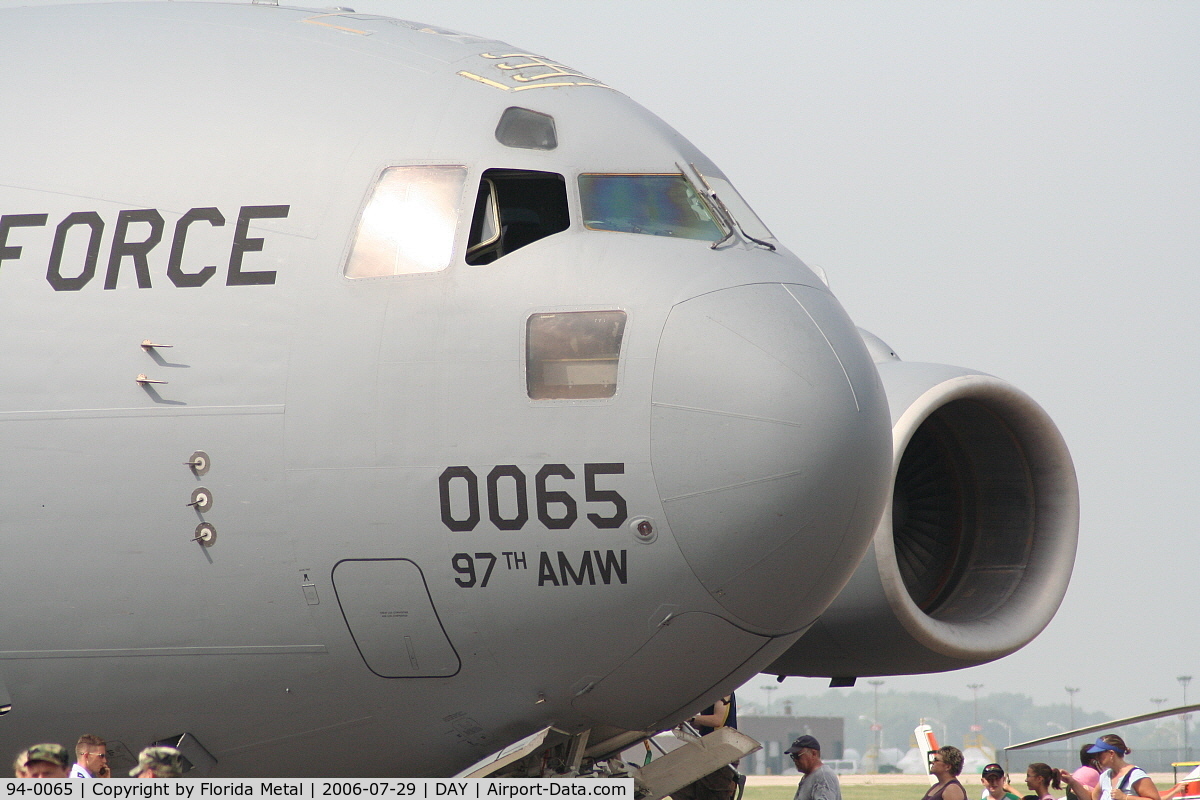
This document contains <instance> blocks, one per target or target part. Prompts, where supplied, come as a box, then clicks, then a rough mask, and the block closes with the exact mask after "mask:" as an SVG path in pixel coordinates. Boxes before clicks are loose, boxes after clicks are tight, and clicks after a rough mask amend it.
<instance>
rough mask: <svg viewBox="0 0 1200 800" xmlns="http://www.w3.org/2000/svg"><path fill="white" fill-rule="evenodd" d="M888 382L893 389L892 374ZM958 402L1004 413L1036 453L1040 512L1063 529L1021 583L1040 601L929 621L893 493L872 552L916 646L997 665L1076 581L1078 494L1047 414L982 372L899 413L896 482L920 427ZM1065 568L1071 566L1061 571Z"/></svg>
mask: <svg viewBox="0 0 1200 800" xmlns="http://www.w3.org/2000/svg"><path fill="white" fill-rule="evenodd" d="M882 372H884V370H881V373H882ZM881 377H884V381H885V384H886V382H887V378H886V376H883V375H881ZM955 400H973V401H976V402H981V403H983V404H985V405H987V406H988V407H989V408H991V409H992V410H993V411H996V412H997V413H999V414H1000V415H1001V416H1002V417H1003V419H1004V421H1005V422H1006V423H1007V424H1009V425H1010V426H1012V427H1013V428H1014V432H1015V433H1016V434H1017V436H1018V439H1019V441H1020V442H1021V444H1022V446H1023V447H1024V448H1025V450H1026V452H1027V453H1028V455H1029V460H1030V463H1031V465H1032V470H1031V471H1032V472H1033V474H1034V480H1035V483H1036V485H1037V488H1038V501H1039V512H1041V513H1042V514H1044V515H1048V516H1049V517H1051V519H1050V520H1048V522H1049V523H1050V524H1052V525H1053V526H1054V528H1055V530H1056V535H1055V536H1052V537H1043V539H1042V540H1041V541H1040V542H1039V544H1040V545H1041V548H1042V550H1041V552H1039V554H1038V555H1039V561H1041V562H1044V563H1043V564H1041V565H1035V566H1034V567H1033V568H1032V569H1031V571H1030V574H1028V575H1027V576H1025V577H1024V578H1023V580H1022V582H1023V583H1025V584H1028V586H1029V588H1030V589H1032V591H1033V593H1034V594H1035V595H1036V598H1034V597H1032V596H1031V595H1030V593H1029V592H1028V591H1026V592H1024V593H1021V598H1020V600H1010V601H1009V602H1006V603H1005V604H1004V605H1003V606H1001V607H1000V608H999V609H998V610H997V611H996V612H995V613H994V614H992V615H990V616H989V617H988V618H987V619H984V620H980V621H978V622H962V621H952V622H946V621H941V620H937V619H934V618H932V617H930V616H928V615H927V614H926V613H925V612H923V611H922V610H921V609H920V608H919V607H918V606H917V604H916V602H915V601H914V600H913V599H912V597H911V596H910V595H909V593H908V589H907V587H906V586H905V584H904V581H903V578H902V577H901V574H900V570H899V568H898V565H897V561H896V551H895V544H894V540H893V531H892V505H893V500H892V497H891V496H890V495H889V497H888V501H887V505H886V507H885V509H884V513H883V516H882V518H881V521H880V526H879V529H878V530H877V532H876V535H875V537H874V542H873V546H874V551H875V557H876V564H877V567H878V572H879V580H880V585H881V587H882V589H883V591H884V594H885V596H886V598H887V601H888V603H889V604H890V606H891V608H892V612H893V613H894V614H895V617H896V619H897V620H898V621H899V622H900V623H901V625H903V626H904V628H905V630H906V631H907V632H908V634H909V635H910V636H912V637H913V639H914V640H916V641H917V642H919V643H920V644H921V645H923V646H924V647H926V648H928V649H929V650H931V651H933V652H936V653H940V654H941V655H943V656H946V657H948V658H953V659H963V660H969V661H990V660H993V659H996V658H1000V657H1002V656H1005V655H1008V654H1009V653H1012V652H1014V651H1016V650H1018V649H1020V648H1021V647H1022V646H1024V645H1025V644H1026V643H1027V642H1028V641H1029V639H1030V638H1032V636H1031V635H1030V634H1031V631H1034V632H1040V631H1041V630H1043V629H1044V628H1045V626H1046V625H1047V624H1049V622H1050V620H1051V619H1052V618H1053V616H1054V613H1055V612H1056V611H1057V609H1058V606H1059V605H1060V603H1061V599H1062V596H1063V595H1064V593H1065V592H1066V588H1067V584H1068V582H1069V581H1070V576H1071V570H1070V568H1069V565H1070V564H1071V562H1072V561H1073V559H1074V554H1075V548H1076V544H1077V536H1078V523H1079V489H1078V482H1077V479H1076V476H1075V470H1074V466H1073V464H1072V461H1071V457H1070V453H1069V451H1068V450H1067V446H1066V442H1065V441H1064V440H1063V438H1062V435H1061V433H1060V432H1059V430H1058V428H1057V426H1055V425H1054V423H1053V421H1052V420H1051V419H1050V417H1049V415H1048V414H1047V413H1046V412H1045V410H1044V409H1042V407H1041V406H1040V405H1038V404H1037V403H1036V402H1035V401H1034V400H1033V399H1032V398H1030V397H1029V396H1028V395H1026V394H1025V393H1024V392H1022V391H1020V390H1019V389H1017V388H1016V387H1014V386H1013V385H1011V384H1009V383H1007V382H1006V381H1003V380H1001V379H999V378H996V377H994V376H991V375H987V374H984V373H976V372H967V373H965V374H960V375H958V376H954V377H949V378H947V379H945V380H941V381H939V382H937V383H935V384H934V385H933V386H931V387H929V388H928V389H926V390H925V391H924V392H923V393H921V394H920V395H919V396H918V397H917V398H916V399H915V400H914V401H913V402H911V403H910V404H908V406H907V407H906V408H904V409H903V410H902V411H901V412H900V413H899V415H898V416H897V418H896V420H895V422H894V423H893V426H892V444H893V459H892V461H893V466H892V470H893V471H892V480H893V481H895V479H896V475H897V472H898V470H899V465H900V460H901V457H902V455H903V454H904V452H905V449H906V448H907V447H908V445H909V442H910V441H911V440H912V437H913V435H914V434H915V433H916V431H917V430H918V429H919V428H920V426H921V424H922V423H923V422H925V421H926V420H927V419H929V417H930V416H931V415H933V414H935V413H936V412H937V411H938V410H939V409H941V408H943V407H945V406H946V405H947V404H949V403H951V402H954V401H955ZM1062 564H1066V565H1067V568H1066V569H1058V568H1057V567H1058V566H1059V565H1062ZM1035 599H1036V600H1037V601H1045V600H1050V602H1034V600H1035ZM1034 635H1036V633H1034Z"/></svg>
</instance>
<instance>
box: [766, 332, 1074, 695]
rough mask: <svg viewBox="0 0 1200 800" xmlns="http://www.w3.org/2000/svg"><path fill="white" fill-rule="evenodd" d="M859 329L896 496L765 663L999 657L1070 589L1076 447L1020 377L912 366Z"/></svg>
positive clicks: (849, 665)
mask: <svg viewBox="0 0 1200 800" xmlns="http://www.w3.org/2000/svg"><path fill="white" fill-rule="evenodd" d="M863 338H864V339H865V340H866V341H867V344H868V347H869V348H870V349H871V350H872V353H873V354H874V356H875V359H876V364H877V366H878V368H879V374H880V377H881V378H882V380H883V385H884V388H885V390H886V392H887V397H888V403H889V405H890V406H891V412H892V442H893V489H892V496H891V499H890V501H889V503H888V505H887V507H886V508H885V509H884V512H883V517H882V519H881V522H880V524H879V528H878V529H877V531H876V533H875V538H874V543H873V546H872V547H870V548H868V550H867V554H866V556H865V557H864V558H863V560H862V563H861V564H859V567H858V569H857V570H856V571H855V573H854V576H853V577H852V578H851V579H850V581H849V582H848V583H847V584H846V587H845V588H844V589H843V590H842V592H841V593H840V594H839V595H838V597H837V599H836V600H834V602H833V604H832V605H831V606H830V607H829V608H828V610H826V611H825V613H824V614H823V615H822V616H821V617H820V619H818V620H817V622H816V623H815V624H814V625H813V626H812V628H810V629H809V631H808V632H807V633H805V635H804V636H803V637H801V638H800V639H799V640H798V641H797V642H796V643H795V644H794V645H793V646H792V647H791V648H790V649H789V650H788V651H787V652H786V653H784V655H783V656H781V657H780V658H779V659H777V660H776V661H775V662H774V663H772V664H771V666H770V667H768V668H767V670H766V671H767V672H771V673H775V674H778V675H805V676H824V677H833V678H853V677H859V676H866V675H906V674H913V673H922V672H939V671H944V670H951V669H959V668H961V667H970V666H974V665H977V664H983V663H986V662H988V661H993V660H995V659H997V658H1001V657H1002V656H1006V655H1008V654H1009V653H1012V652H1014V651H1016V650H1018V649H1020V648H1021V647H1023V646H1024V645H1026V644H1027V643H1029V642H1030V641H1031V640H1032V639H1033V638H1034V637H1035V636H1037V635H1038V633H1040V632H1041V631H1042V629H1043V628H1045V627H1046V625H1047V624H1048V623H1049V622H1050V619H1051V618H1052V617H1053V616H1054V613H1055V611H1057V610H1058V606H1059V604H1060V603H1061V602H1062V598H1063V595H1064V593H1065V592H1066V590H1067V584H1068V582H1069V580H1070V577H1071V569H1072V566H1073V564H1074V560H1075V545H1076V539H1077V536H1078V531H1079V487H1078V484H1077V482H1076V479H1075V469H1074V466H1073V464H1072V462H1071V455H1070V453H1069V452H1068V451H1067V447H1066V444H1065V443H1064V441H1063V438H1062V435H1061V434H1060V433H1059V431H1058V428H1057V427H1056V426H1055V425H1054V422H1053V421H1052V420H1051V419H1050V417H1049V416H1048V415H1047V414H1046V412H1045V411H1044V410H1042V408H1041V406H1039V405H1038V404H1037V403H1035V402H1034V401H1033V400H1032V399H1030V397H1029V396H1028V395H1026V394H1025V393H1024V392H1022V391H1020V390H1019V389H1017V388H1015V387H1014V386H1012V385H1010V384H1008V383H1006V382H1004V381H1002V380H1000V379H999V378H995V377H993V376H991V375H985V374H982V373H979V372H974V371H971V370H966V369H961V368H958V367H949V366H943V365H940V364H910V363H906V362H903V361H900V360H899V359H898V358H896V356H895V354H894V353H892V352H891V351H890V350H889V349H888V348H887V346H886V345H884V344H883V343H882V342H880V341H879V340H878V339H877V338H875V337H874V336H872V335H870V334H868V333H865V332H864V336H863Z"/></svg>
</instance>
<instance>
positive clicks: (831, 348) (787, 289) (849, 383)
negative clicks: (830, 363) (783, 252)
mask: <svg viewBox="0 0 1200 800" xmlns="http://www.w3.org/2000/svg"><path fill="white" fill-rule="evenodd" d="M779 285H780V286H782V287H783V290H784V291H785V292H787V293H788V295H789V296H790V297H791V298H792V299H793V300H795V301H796V305H798V306H800V310H801V311H803V312H804V315H805V316H806V317H808V319H809V321H810V322H811V323H812V324H813V327H814V328H816V329H817V331H818V332H819V333H820V334H821V338H822V339H824V340H825V344H827V345H829V352H831V353H833V357H834V358H836V359H837V362H838V366H839V367H840V368H841V370H842V374H843V375H845V376H846V385H847V386H849V387H850V396H851V397H853V398H854V410H855V411H862V406H861V405H860V404H859V402H858V392H857V391H855V389H854V381H852V380H850V373H849V372H847V371H846V365H845V364H843V363H842V357H841V356H840V355H838V351H837V348H836V347H834V346H833V342H831V341H829V337H828V336H826V335H825V331H824V330H822V329H821V326H820V325H819V324H818V323H817V321H816V320H815V319H813V315H812V314H809V313H808V309H807V308H805V307H804V303H801V302H800V298H799V297H796V295H795V293H794V292H793V291H792V289H791V287H790V286H788V285H786V284H783V283H781V284H779Z"/></svg>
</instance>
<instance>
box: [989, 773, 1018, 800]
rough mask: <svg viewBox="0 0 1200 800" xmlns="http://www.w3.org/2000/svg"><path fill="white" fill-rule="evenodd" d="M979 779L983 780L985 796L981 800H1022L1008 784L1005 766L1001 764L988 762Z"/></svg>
mask: <svg viewBox="0 0 1200 800" xmlns="http://www.w3.org/2000/svg"><path fill="white" fill-rule="evenodd" d="M979 780H980V781H982V782H983V796H982V797H981V798H980V800H1021V798H1020V796H1019V795H1018V794H1017V793H1016V792H1014V791H1013V788H1012V787H1011V786H1009V785H1008V781H1007V780H1005V777H1004V767H1002V766H1000V765H999V764H988V765H987V766H986V767H984V768H983V774H982V775H981V776H980V778H979Z"/></svg>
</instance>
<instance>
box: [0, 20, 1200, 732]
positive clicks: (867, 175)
mask: <svg viewBox="0 0 1200 800" xmlns="http://www.w3.org/2000/svg"><path fill="white" fill-rule="evenodd" d="M339 2H341V3H342V4H343V5H349V6H352V7H354V8H355V9H357V10H359V11H370V12H379V13H387V14H391V15H394V16H400V17H406V18H409V19H416V20H420V21H423V22H428V23H433V24H438V25H442V26H446V27H450V28H455V29H458V30H463V31H467V32H470V33H477V34H482V35H487V36H492V37H496V38H499V39H502V40H504V41H507V42H509V43H511V44H513V45H515V46H517V47H519V48H522V49H525V50H530V51H533V52H538V53H541V54H543V55H546V56H549V57H551V58H554V59H557V60H560V61H562V62H564V63H567V64H569V65H571V66H573V67H576V68H578V69H580V70H583V71H584V72H587V73H589V74H591V75H593V76H594V77H596V78H599V79H601V80H603V81H605V82H606V83H608V84H610V85H611V86H613V87H614V88H616V89H618V90H620V91H623V92H624V93H626V94H627V95H629V96H630V97H632V98H633V99H635V100H637V101H638V102H640V103H641V104H643V105H645V106H646V107H648V108H649V109H651V110H652V111H654V112H656V113H657V114H658V115H659V116H661V117H663V118H664V119H665V120H666V121H667V122H669V123H671V124H672V125H674V126H675V127H676V128H677V129H678V130H679V131H680V132H682V133H683V134H684V135H685V136H687V137H688V138H689V139H691V140H692V141H693V142H694V143H695V144H696V145H697V146H699V147H700V148H701V149H702V150H704V151H705V152H706V153H707V154H708V155H709V156H710V157H711V158H712V159H713V160H714V161H715V162H716V163H717V164H719V165H720V166H721V167H722V169H723V170H724V171H725V173H726V174H727V175H729V177H730V178H731V179H732V180H733V181H734V183H735V184H736V185H737V186H738V188H739V189H740V190H741V193H742V194H743V195H744V196H745V197H746V199H747V200H749V202H750V203H751V204H752V205H753V206H754V207H755V208H756V210H757V211H758V212H759V215H760V216H761V217H762V218H763V219H764V220H765V221H766V222H767V224H768V225H769V226H770V227H771V228H772V229H773V230H774V232H775V233H776V234H777V235H778V237H779V238H780V239H781V240H782V241H783V242H784V243H786V244H787V245H788V247H789V248H791V249H792V250H793V251H795V252H796V253H797V254H798V255H800V257H801V258H804V259H805V260H807V261H809V262H810V263H814V264H817V265H820V266H821V267H823V268H824V269H825V270H826V271H827V272H828V275H829V278H830V282H831V285H832V288H833V290H834V292H835V293H836V294H837V295H838V297H839V298H840V299H841V301H842V303H843V305H844V306H845V307H846V309H847V310H848V311H849V312H850V315H851V316H852V317H853V318H854V319H855V321H856V322H857V323H858V324H859V325H860V326H862V327H864V328H867V329H869V330H871V331H873V332H874V333H875V334H877V335H878V336H880V337H881V338H883V339H884V340H885V341H887V342H888V343H889V344H890V345H891V346H892V347H893V348H894V349H895V350H896V352H897V353H898V354H899V355H900V356H901V357H902V358H904V359H906V360H910V361H935V362H942V363H948V364H958V365H962V366H967V367H973V368H976V369H980V370H983V371H986V372H990V373H992V374H995V375H998V376H1000V377H1002V378H1005V379H1007V380H1009V381H1011V382H1013V383H1014V384H1016V385H1017V386H1019V387H1021V388H1022V389H1024V390H1025V391H1027V392H1028V393H1029V394H1031V395H1032V396H1033V397H1034V398H1035V399H1037V400H1038V401H1039V402H1040V403H1041V404H1042V405H1043V406H1044V407H1045V408H1046V409H1047V411H1049V413H1050V414H1051V416H1052V417H1053V418H1054V419H1055V420H1056V421H1057V423H1058V425H1059V427H1060V428H1061V429H1062V431H1063V433H1064V435H1065V437H1066V440H1067V443H1068V444H1069V446H1070V448H1071V451H1072V453H1073V455H1074V458H1075V466H1076V470H1077V472H1078V475H1079V482H1080V490H1081V495H1082V525H1081V531H1080V549H1079V556H1078V559H1077V561H1076V567H1075V573H1074V577H1073V579H1072V582H1071V587H1070V590H1069V591H1068V593H1067V597H1066V600H1065V601H1064V603H1063V606H1062V608H1061V610H1060V611H1059V613H1058V616H1057V617H1056V618H1055V620H1054V621H1053V622H1052V623H1051V624H1050V626H1049V628H1047V629H1046V631H1045V632H1044V633H1043V634H1042V635H1041V637H1040V638H1038V639H1037V640H1036V641H1035V642H1034V643H1033V644H1031V645H1029V646H1028V647H1026V648H1025V649H1024V650H1023V651H1021V652H1020V653H1017V654H1016V655H1013V656H1010V657H1009V658H1006V659H1003V660H1001V661H999V662H996V663H994V664H991V665H987V666H983V667H977V668H975V669H971V670H964V671H960V672H955V673H948V674H943V675H936V676H921V677H904V678H891V679H888V681H887V683H886V684H885V687H884V688H885V690H886V689H890V688H894V689H897V690H908V689H914V690H916V689H919V690H935V691H946V692H952V693H955V694H959V695H963V696H969V692H968V690H967V689H966V685H967V684H969V683H981V684H983V686H984V688H983V689H982V691H981V695H986V694H988V693H989V692H993V691H1014V692H1023V693H1031V694H1033V696H1034V698H1035V700H1036V701H1038V702H1066V700H1067V695H1066V692H1065V691H1064V687H1065V686H1068V685H1070V686H1078V687H1081V689H1082V691H1081V692H1080V693H1079V694H1078V695H1077V702H1078V704H1079V705H1080V706H1081V707H1082V708H1085V709H1089V710H1104V711H1107V712H1109V713H1112V714H1114V715H1126V714H1132V713H1137V712H1140V711H1144V710H1150V709H1151V708H1152V706H1151V704H1150V703H1149V698H1151V697H1167V698H1170V700H1171V703H1172V705H1175V704H1178V702H1179V701H1180V700H1181V692H1180V686H1179V684H1178V683H1177V681H1176V680H1175V678H1176V676H1178V675H1181V674H1196V676H1197V677H1198V678H1200V634H1198V633H1197V629H1198V628H1200V624H1198V622H1200V621H1198V616H1200V615H1198V614H1197V606H1198V605H1200V590H1198V589H1197V583H1198V580H1200V579H1198V575H1200V537H1197V535H1196V533H1195V532H1194V530H1193V528H1192V525H1193V524H1194V518H1195V516H1196V515H1195V514H1194V513H1193V511H1192V506H1191V505H1190V504H1191V503H1192V502H1193V500H1192V498H1193V497H1195V495H1196V491H1195V487H1194V485H1193V483H1192V481H1194V480H1196V479H1197V468H1196V464H1197V462H1198V461H1200V434H1198V433H1197V428H1196V425H1195V424H1194V418H1195V417H1196V412H1197V406H1198V405H1200V403H1198V395H1200V383H1198V380H1197V368H1198V366H1200V325H1198V324H1197V322H1196V318H1197V311H1196V310H1197V308H1198V307H1200V281H1198V278H1197V274H1196V273H1197V270H1200V3H1185V2H1102V1H1098V0H1088V1H1087V2H1064V1H1063V0H1058V1H1057V2H1053V3H1048V2H1015V1H1013V0H1006V2H997V3H985V2H972V3H966V2H921V0H904V2H852V1H848V0H815V1H813V2H785V1H784V0H775V1H774V2H753V1H752V0H736V2H724V1H722V2H716V1H709V0H690V1H689V2H683V1H682V0H680V1H678V2H654V1H653V0H637V1H636V2H632V1H629V0H605V1H604V2H591V1H590V0H568V2H532V1H531V0H526V1H525V2H521V1H520V0H513V1H510V2H497V1H496V0H339ZM30 4H34V3H28V2H14V1H13V0H0V5H6V6H9V5H30ZM37 4H40V3H37ZM313 5H317V4H316V3H314V4H313ZM323 5H325V4H323ZM769 680H770V679H768V678H763V679H760V680H755V681H752V682H751V683H750V685H749V686H748V687H747V689H746V690H745V692H744V693H743V695H744V697H745V698H746V699H752V698H754V697H755V695H756V694H757V695H758V696H760V697H761V696H762V695H761V693H760V692H758V691H757V689H756V688H754V687H757V686H759V685H762V684H766V683H768V681H769ZM824 685H825V682H824V681H817V680H806V679H799V678H791V679H788V681H787V683H785V684H784V689H783V690H782V691H781V692H779V696H783V695H787V694H790V693H793V692H795V693H810V692H815V691H820V690H822V689H823V687H824ZM1190 699H1191V700H1192V701H1193V702H1194V701H1196V700H1197V699H1200V682H1198V683H1196V684H1195V685H1194V686H1193V687H1192V692H1191V694H1190ZM797 711H798V712H799V713H803V709H802V708H798V709H797Z"/></svg>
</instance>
